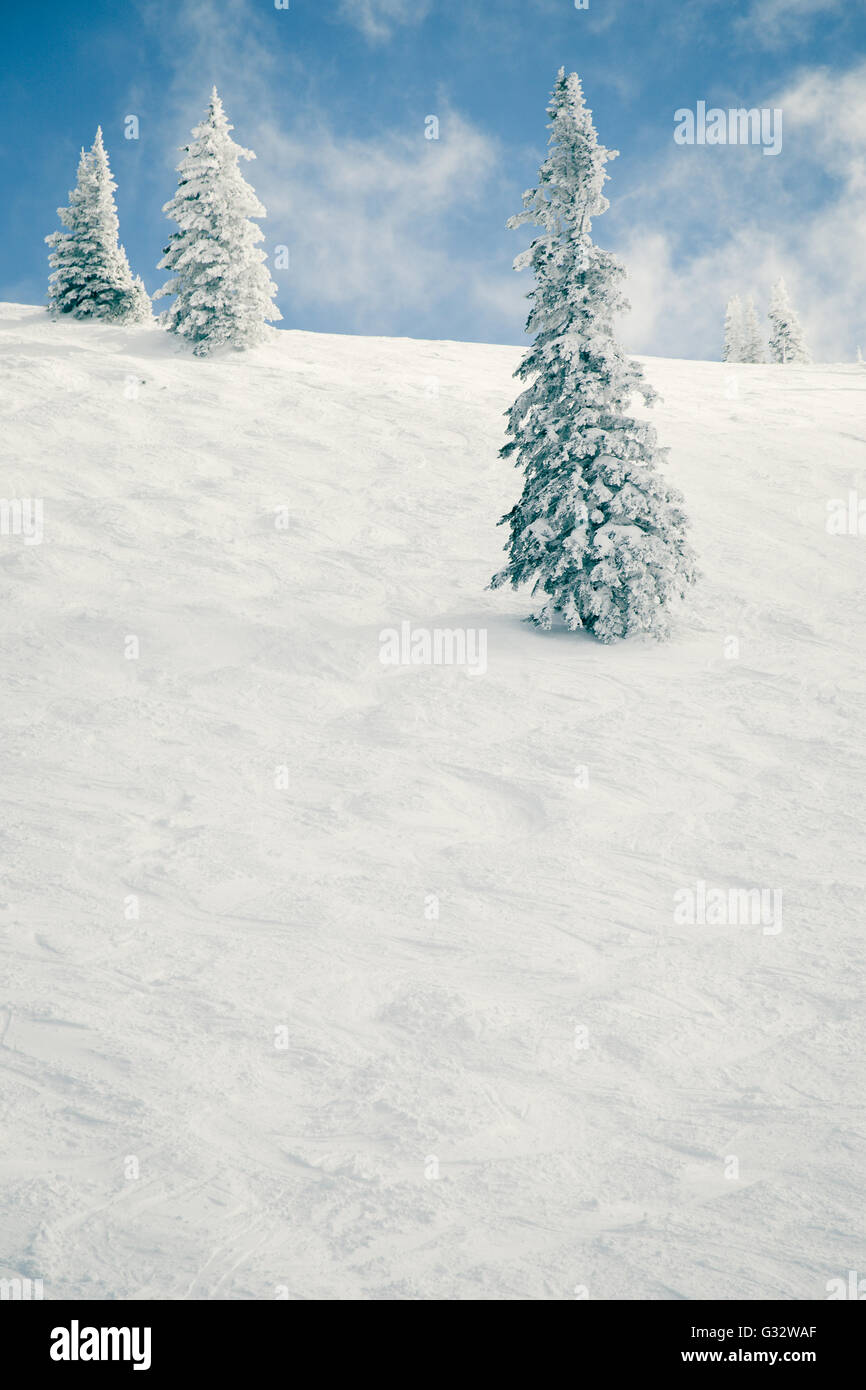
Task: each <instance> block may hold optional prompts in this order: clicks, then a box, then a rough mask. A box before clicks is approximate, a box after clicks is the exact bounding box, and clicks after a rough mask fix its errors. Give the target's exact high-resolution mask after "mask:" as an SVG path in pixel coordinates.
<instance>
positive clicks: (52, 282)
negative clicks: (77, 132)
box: [45, 127, 151, 323]
mask: <svg viewBox="0 0 866 1390" xmlns="http://www.w3.org/2000/svg"><path fill="white" fill-rule="evenodd" d="M116 187H117V185H116V183H115V182H114V179H113V178H112V176H111V169H110V168H109V165H108V155H107V153H106V150H105V145H104V144H103V141H102V127H100V128H99V129H98V130H97V132H96V139H95V140H94V142H93V147H92V149H91V150H90V151H89V153H85V151H84V150H82V151H81V158H80V160H79V162H78V181H77V183H76V186H75V188H73V189H72V190H71V191H70V194H69V206H68V207H66V208H58V209H57V215H58V217H59V218H60V221H61V222H62V223H63V226H64V227H65V228H66V231H63V232H52V233H51V235H50V236H47V237H46V238H45V240H46V242H47V243H48V245H49V246H50V247H52V251H51V255H50V256H49V258H48V263H49V265H50V266H51V272H52V273H51V275H50V277H49V280H48V306H49V308H50V309H51V311H52V312H53V313H56V314H72V315H73V317H74V318H99V319H112V320H115V321H121V322H127V323H140V322H143V321H145V320H146V319H149V318H150V317H151V310H150V300H149V299H148V297H147V291H146V289H145V288H144V285H143V283H142V281H141V279H140V278H139V276H135V278H134V279H133V276H132V272H131V271H130V269H129V262H128V260H127V259H126V252H125V251H124V249H123V247H122V246H120V245H118V240H117V233H118V221H117V209H116V208H115V205H114V190H115V188H116Z"/></svg>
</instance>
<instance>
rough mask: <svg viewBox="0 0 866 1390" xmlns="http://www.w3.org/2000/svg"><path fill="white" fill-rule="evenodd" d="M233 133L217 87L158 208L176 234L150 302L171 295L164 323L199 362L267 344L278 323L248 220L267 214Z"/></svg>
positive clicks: (247, 155)
mask: <svg viewBox="0 0 866 1390" xmlns="http://www.w3.org/2000/svg"><path fill="white" fill-rule="evenodd" d="M233 128H234V127H233V126H231V125H229V122H228V119H227V117H226V114H225V111H224V110H223V104H222V102H221V101H220V98H219V96H218V95H217V89H216V87H214V88H213V91H212V92H211V98H210V105H209V106H208V110H207V114H206V116H205V118H204V120H203V121H202V122H201V123H200V124H199V125H197V126H196V127H195V129H194V130H193V132H192V135H193V138H192V141H191V143H190V144H189V145H186V146H185V147H184V149H185V156H184V158H183V159H182V160H181V162H180V164H179V165H178V166H177V167H178V173H179V174H180V180H179V182H178V188H177V193H176V194H175V196H174V197H173V198H172V199H171V200H170V202H168V203H166V205H165V207H164V208H163V211H164V212H165V213H166V215H167V216H168V217H170V218H172V219H173V220H174V221H175V222H176V223H177V224H178V227H179V228H180V230H179V231H177V232H172V234H171V236H170V238H169V243H168V246H166V248H165V254H164V256H163V259H162V260H161V261H160V263H159V264H160V269H164V270H171V271H173V272H174V277H173V279H171V280H169V281H168V282H167V284H165V285H163V287H162V289H160V290H158V291H157V293H156V295H155V296H154V298H160V297H161V296H163V295H170V294H173V295H175V296H176V298H175V300H174V302H173V303H172V304H171V306H170V307H169V308H168V309H167V310H166V312H165V313H164V314H163V315H162V319H163V321H164V323H165V326H166V328H168V329H169V331H170V332H172V333H177V334H179V335H180V336H181V337H183V338H186V339H188V340H189V342H191V343H192V344H193V351H194V352H195V354H196V355H197V356H199V357H204V356H206V355H207V354H208V353H210V352H212V351H213V349H214V348H217V347H223V346H225V347H233V348H246V347H251V346H253V345H254V344H255V343H258V342H261V341H262V339H263V338H264V336H265V331H266V324H267V323H268V321H272V320H276V319H281V318H282V314H281V313H280V311H279V309H278V308H277V307H276V306H275V305H274V304H273V302H272V300H273V297H274V295H275V294H276V293H277V287H276V285H275V284H274V283H273V281H272V280H271V277H270V275H269V274H268V270H267V267H266V266H265V264H264V262H265V253H264V251H261V250H260V249H258V245H257V243H258V242H260V241H262V240H263V239H264V233H263V232H262V230H261V228H260V227H258V226H256V224H255V222H253V221H251V220H250V219H251V218H254V217H255V218H259V217H264V216H265V215H266V212H265V208H264V207H263V206H262V204H261V203H260V202H259V200H258V198H257V197H256V195H255V193H254V191H253V189H252V188H251V187H250V185H249V184H248V183H247V181H246V179H245V178H244V177H243V175H242V174H241V171H240V169H239V167H238V160H239V159H255V155H254V154H253V152H252V150H245V149H242V148H241V146H240V145H237V144H235V142H234V140H233V139H232V138H231V135H230V134H229V132H230V131H231V130H232V129H233Z"/></svg>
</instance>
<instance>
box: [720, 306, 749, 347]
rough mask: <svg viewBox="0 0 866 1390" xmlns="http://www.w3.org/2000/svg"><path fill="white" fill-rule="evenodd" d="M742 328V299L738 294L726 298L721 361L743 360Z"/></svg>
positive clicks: (743, 325) (743, 326)
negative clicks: (726, 305) (723, 343)
mask: <svg viewBox="0 0 866 1390" xmlns="http://www.w3.org/2000/svg"><path fill="white" fill-rule="evenodd" d="M744 330H745V323H744V321H743V301H742V300H741V299H740V296H739V295H738V294H735V295H734V296H733V298H732V299H729V300H728V307H727V311H726V313H725V345H724V347H723V349H722V361H723V362H742V361H744V358H743V352H744V343H743V337H744Z"/></svg>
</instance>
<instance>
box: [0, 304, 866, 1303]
mask: <svg viewBox="0 0 866 1390" xmlns="http://www.w3.org/2000/svg"><path fill="white" fill-rule="evenodd" d="M519 356H520V349H518V348H514V347H490V346H484V345H473V344H461V343H447V342H446V343H433V342H416V341H408V340H404V341H397V340H388V339H362V338H353V337H336V336H320V335H314V334H307V333H299V332H280V333H279V334H275V335H274V337H273V341H272V343H269V344H268V345H267V346H266V347H262V348H259V349H256V350H255V351H253V352H250V353H248V354H246V355H244V356H235V355H228V356H224V357H219V358H217V359H212V360H208V361H205V362H202V361H198V360H194V359H192V358H191V357H190V356H188V355H187V354H186V353H185V352H184V350H183V349H182V348H181V347H179V346H178V345H177V343H176V342H175V341H174V340H172V339H170V338H169V337H168V335H166V334H164V333H162V332H160V331H159V330H158V329H156V328H153V329H148V328H136V329H123V328H118V327H108V326H98V325H93V324H75V323H66V322H62V323H56V324H52V323H51V322H50V320H49V318H48V316H47V314H46V313H45V312H44V311H43V310H40V309H35V308H30V307H24V306H17V305H9V304H7V305H3V306H0V412H2V453H3V469H2V474H3V482H2V488H0V490H2V493H3V496H4V497H5V498H6V499H13V498H39V499H44V538H43V540H42V543H41V544H24V538H23V537H22V536H20V535H14V534H9V535H2V536H0V578H2V593H3V601H2V607H0V613H2V619H0V620H2V627H3V634H2V651H3V687H2V688H3V739H2V745H0V748H2V753H0V756H2V765H0V788H2V797H3V801H4V803H5V804H4V807H3V817H2V824H3V830H2V866H3V879H4V882H3V887H2V911H0V970H2V981H3V989H2V998H3V1004H2V1011H0V1132H2V1135H3V1143H2V1150H0V1277H31V1278H42V1279H43V1280H44V1287H45V1297H46V1298H65V1297H81V1298H88V1299H99V1298H114V1299H128V1298H147V1299H187V1298H189V1299H274V1298H289V1299H292V1300H295V1299H329V1300H331V1299H364V1300H367V1299H394V1300H404V1299H411V1300H416V1299H417V1300H428V1299H434V1300H438V1299H449V1300H450V1299H480V1300H487V1299H490V1300H498V1299H512V1300H535V1299H542V1300H560V1299H565V1300H573V1299H576V1298H577V1299H582V1298H584V1297H588V1298H589V1299H592V1300H596V1299H650V1300H652V1299H710V1298H724V1299H731V1298H746V1299H768V1298H784V1299H812V1298H818V1299H821V1298H825V1297H826V1296H827V1295H826V1292H825V1289H826V1284H827V1281H828V1280H830V1279H836V1278H845V1277H847V1272H848V1270H849V1269H854V1270H859V1271H861V1272H862V1273H866V1249H864V1237H863V1224H862V1223H863V1206H864V1203H863V1196H864V1174H863V1148H862V1145H863V1138H864V1136H863V1129H864V1122H863V1115H864V1110H863V1103H864V1094H863V1043H864V1040H863V1031H862V1017H861V1016H862V980H863V975H864V933H863V928H862V899H863V886H862V885H863V860H862V826H863V823H864V820H866V805H864V800H866V797H864V787H866V776H864V771H866V769H864V757H863V728H864V721H866V686H864V642H863V611H864V593H863V575H864V546H866V538H864V537H863V536H856V535H832V534H828V532H827V529H826V519H827V502H828V500H830V499H833V498H847V496H848V493H849V491H850V490H851V489H856V488H857V487H858V486H859V487H861V488H863V489H866V482H864V472H863V462H864V446H866V371H864V370H862V369H858V368H857V367H856V366H850V367H848V366H824V367H819V366H816V367H809V368H786V369H782V368H778V367H769V366H768V367H740V368H736V369H734V371H733V372H732V371H731V369H729V368H727V367H723V366H721V365H719V364H714V363H704V362H675V361H660V360H648V361H647V362H646V370H647V373H648V376H649V378H650V380H651V381H652V382H653V384H654V385H656V386H657V387H658V389H659V390H660V392H661V394H662V396H663V403H662V404H660V405H659V406H657V407H656V409H655V410H654V411H653V412H652V418H653V419H654V421H655V423H656V425H657V427H658V430H659V433H660V436H661V440H662V442H663V443H664V444H667V445H669V446H670V448H671V453H670V456H669V459H668V462H667V473H668V476H669V478H670V480H671V482H672V483H673V484H674V485H675V486H677V487H678V488H680V490H681V491H682V492H683V493H684V494H685V497H686V501H687V508H688V511H689V513H690V515H691V518H692V523H693V529H692V543H693V545H694V548H695V549H696V551H697V553H698V556H699V559H700V563H701V567H702V570H703V578H702V580H701V583H700V585H699V586H698V587H697V588H696V590H695V591H694V594H693V597H692V598H691V599H690V601H689V604H688V606H687V607H685V608H684V610H683V611H682V612H681V613H680V614H679V615H678V617H677V620H676V626H675V635H674V638H673V640H672V641H671V642H670V643H668V644H666V645H658V644H655V643H653V642H652V641H643V640H637V641H634V642H630V643H627V644H620V645H618V646H613V647H604V646H601V645H599V644H598V643H596V642H595V641H593V640H592V639H589V638H586V637H584V636H582V635H574V634H569V633H566V632H552V633H541V632H538V631H536V630H535V629H533V628H532V627H531V626H529V625H528V624H526V623H524V622H522V621H521V619H522V618H523V617H524V616H525V614H526V613H527V612H528V611H529V609H530V606H531V601H530V597H529V595H527V594H513V593H511V592H510V591H508V592H504V591H498V592H496V593H491V592H489V591H486V589H485V585H486V584H487V582H488V580H489V578H490V576H491V574H492V573H493V572H494V570H495V569H496V568H498V567H499V565H500V563H501V555H502V544H503V540H504V529H505V528H499V529H497V527H496V522H497V521H498V519H499V517H500V516H501V515H502V514H503V512H504V511H506V510H507V509H508V508H509V507H510V506H511V504H512V503H513V501H514V500H515V498H516V496H517V490H518V488H519V478H518V475H517V473H516V471H515V470H514V469H513V467H512V465H511V464H510V463H508V462H504V461H502V460H500V459H499V458H498V455H497V450H498V448H499V446H500V444H501V443H502V440H503V418H502V415H503V411H504V410H505V408H506V406H507V405H508V404H509V403H510V401H511V400H512V399H513V396H514V394H515V390H516V385H515V383H514V382H513V380H512V375H511V374H512V372H513V369H514V368H515V366H516V364H517V362H518V359H519ZM407 621H408V622H409V623H411V624H412V625H413V628H425V629H428V630H433V629H437V628H439V629H451V630H454V629H469V630H472V631H474V632H478V631H481V630H483V631H484V632H486V634H487V638H486V640H487V650H486V670H485V671H483V673H482V672H480V671H478V672H476V673H474V674H470V672H469V671H468V670H467V669H466V668H465V667H460V666H453V665H452V666H448V665H423V666H412V665H384V664H383V663H382V661H381V659H380V650H381V644H380V634H381V633H382V631H383V630H385V629H389V628H397V629H399V627H400V624H401V623H402V622H407ZM130 638H135V639H137V643H138V655H137V656H135V655H134V654H131V653H134V650H135V643H134V642H130V641H129V639H130ZM701 882H703V883H705V884H707V885H708V886H709V887H710V888H715V889H725V890H727V889H729V888H761V889H764V890H776V891H778V892H781V894H782V899H781V901H782V903H783V915H782V920H781V922H774V927H773V929H771V930H770V931H767V930H765V929H764V927H763V926H762V925H760V924H758V925H753V924H750V923H746V924H742V925H735V924H731V925H707V924H696V925H688V924H682V923H680V922H678V921H677V920H675V901H676V897H675V895H677V894H678V893H681V892H682V891H683V890H689V889H696V885H697V884H698V883H701ZM696 891H697V890H696ZM136 910H137V911H138V916H137V918H136V916H135V912H136ZM437 912H438V915H437ZM776 926H779V927H780V929H779V930H775V927H776ZM732 1160H736V1161H735V1162H732Z"/></svg>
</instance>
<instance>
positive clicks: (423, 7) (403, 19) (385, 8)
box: [339, 0, 430, 43]
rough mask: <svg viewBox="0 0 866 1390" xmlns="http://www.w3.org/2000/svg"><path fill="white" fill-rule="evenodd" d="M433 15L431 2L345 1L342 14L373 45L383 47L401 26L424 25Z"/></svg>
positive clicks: (413, 0) (410, 0) (426, 0)
mask: <svg viewBox="0 0 866 1390" xmlns="http://www.w3.org/2000/svg"><path fill="white" fill-rule="evenodd" d="M429 11H430V0H341V3H340V11H339V12H340V14H341V15H342V17H343V18H344V19H347V20H348V21H349V23H350V24H354V25H355V26H356V28H358V29H360V31H361V33H362V34H363V35H364V36H365V37H366V38H368V39H369V40H370V41H371V43H382V42H383V41H384V40H386V39H389V38H390V37H391V35H392V33H393V31H394V29H395V28H397V27H398V26H400V25H402V24H420V22H421V21H422V20H423V19H426V17H427V15H428V13H429Z"/></svg>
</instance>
